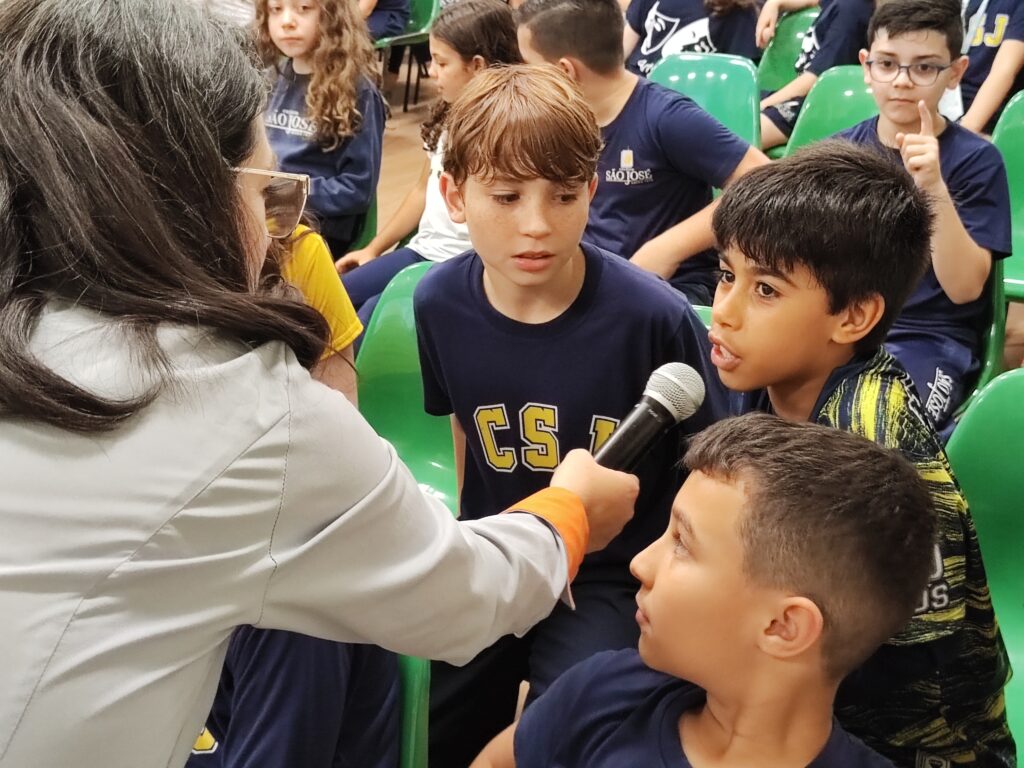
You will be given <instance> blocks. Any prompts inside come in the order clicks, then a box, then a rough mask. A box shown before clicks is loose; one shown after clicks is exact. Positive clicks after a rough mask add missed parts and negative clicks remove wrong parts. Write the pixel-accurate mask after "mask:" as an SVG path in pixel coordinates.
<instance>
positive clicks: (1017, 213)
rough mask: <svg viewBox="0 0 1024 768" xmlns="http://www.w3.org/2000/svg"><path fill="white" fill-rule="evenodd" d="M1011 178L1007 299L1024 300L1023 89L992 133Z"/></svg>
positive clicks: (1005, 269) (1010, 103)
mask: <svg viewBox="0 0 1024 768" xmlns="http://www.w3.org/2000/svg"><path fill="white" fill-rule="evenodd" d="M992 143H993V144H995V145H996V146H997V147H999V151H1000V152H1001V153H1002V155H1003V162H1005V163H1006V173H1007V175H1008V176H1009V177H1010V214H1011V216H1012V219H1013V255H1012V256H1010V258H1008V259H1005V260H1004V261H1003V270H1004V276H1003V279H1004V281H1005V286H1006V298H1007V299H1008V300H1010V301H1024V92H1021V93H1018V94H1017V95H1016V96H1014V97H1013V98H1012V99H1010V102H1009V103H1008V104H1007V105H1006V108H1005V109H1004V110H1003V114H1002V115H1001V116H1000V117H999V122H998V123H996V129H995V131H994V132H993V133H992Z"/></svg>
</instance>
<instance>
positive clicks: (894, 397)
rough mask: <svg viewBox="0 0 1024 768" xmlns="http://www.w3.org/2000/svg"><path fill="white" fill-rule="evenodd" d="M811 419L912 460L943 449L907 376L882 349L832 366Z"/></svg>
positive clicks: (929, 456) (927, 457) (930, 456)
mask: <svg viewBox="0 0 1024 768" xmlns="http://www.w3.org/2000/svg"><path fill="white" fill-rule="evenodd" d="M812 420H814V421H816V422H818V423H819V424H825V425H828V426H832V427H836V428H838V429H842V430H844V431H847V432H853V433H855V434H859V435H861V436H863V437H866V438H868V439H869V440H872V441H874V442H876V443H878V444H879V445H883V446H885V447H887V448H891V449H894V450H898V451H899V452H900V453H902V454H903V455H904V456H906V457H907V458H908V459H910V460H911V461H913V462H915V463H920V462H924V461H933V460H935V458H936V457H937V456H940V455H942V454H943V451H942V444H941V442H940V441H939V437H938V435H937V434H936V432H935V429H934V427H932V426H931V422H930V421H929V420H928V417H927V415H926V414H925V412H924V408H923V407H922V406H921V402H920V400H918V397H917V394H916V391H915V389H914V385H913V382H912V380H911V378H910V375H909V374H908V373H907V371H906V369H904V368H903V366H902V365H901V364H900V363H899V361H898V360H896V358H894V357H893V356H892V355H891V354H889V353H888V352H887V351H886V350H885V349H884V348H880V349H878V350H877V351H876V352H875V353H874V354H873V355H871V356H866V355H864V356H859V357H856V358H854V360H852V361H851V362H850V363H848V364H847V365H844V366H841V367H840V368H837V369H836V370H835V371H833V373H832V375H831V377H829V380H828V381H827V382H826V384H825V387H824V388H823V389H822V392H821V395H820V396H819V398H818V402H817V404H816V405H815V408H814V413H813V414H812Z"/></svg>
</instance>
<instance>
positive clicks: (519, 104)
mask: <svg viewBox="0 0 1024 768" xmlns="http://www.w3.org/2000/svg"><path fill="white" fill-rule="evenodd" d="M600 154H601V130H600V129H599V128H598V127H597V120H596V118H595V117H594V113H593V111H591V109H590V106H589V105H588V104H587V102H586V100H585V99H584V98H583V94H582V93H580V90H579V88H578V87H577V86H576V84H575V83H574V82H573V81H572V80H570V79H569V76H568V75H566V74H565V73H564V72H563V71H562V70H560V69H559V68H558V67H555V66H552V65H550V64H541V65H539V66H527V65H526V64H516V65H513V66H509V67H494V68H492V69H488V70H485V71H484V72H481V73H480V74H479V75H477V76H476V77H474V78H473V80H472V81H471V82H470V83H469V84H468V85H467V86H466V87H465V88H464V89H463V91H462V93H461V94H460V96H459V98H458V99H456V100H455V102H454V103H453V104H452V111H451V114H450V122H449V126H448V139H447V141H446V143H445V147H444V170H445V171H446V172H448V173H450V174H451V175H452V178H454V180H455V183H456V184H458V185H461V184H462V183H463V182H464V181H465V180H466V179H467V178H468V177H470V176H477V177H479V179H480V180H482V181H490V180H492V179H494V178H495V177H497V176H502V177H505V178H510V179H517V180H520V181H526V180H529V179H549V180H551V181H556V182H559V183H561V184H565V185H566V186H572V185H578V184H586V183H588V182H589V181H590V180H591V179H592V178H593V177H594V173H595V172H596V171H597V159H598V157H599V155H600Z"/></svg>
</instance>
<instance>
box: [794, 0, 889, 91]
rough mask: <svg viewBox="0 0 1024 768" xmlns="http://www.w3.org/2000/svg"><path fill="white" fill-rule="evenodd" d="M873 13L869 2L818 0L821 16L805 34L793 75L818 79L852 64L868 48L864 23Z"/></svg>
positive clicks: (866, 28) (872, 5)
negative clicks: (834, 69) (816, 76)
mask: <svg viewBox="0 0 1024 768" xmlns="http://www.w3.org/2000/svg"><path fill="white" fill-rule="evenodd" d="M874 10H875V4H874V2H873V1H872V0H822V2H821V13H820V14H819V16H818V18H817V19H815V21H814V24H813V25H812V26H811V28H810V30H808V32H807V35H806V36H805V37H804V41H803V51H802V52H801V53H800V55H799V56H798V57H797V60H796V71H797V72H800V73H803V72H812V73H814V74H815V75H821V73H822V72H824V71H825V70H826V69H831V68H832V67H838V66H842V65H844V64H856V63H857V54H858V52H859V51H860V49H861V48H866V47H867V45H868V39H867V38H868V22H869V21H870V20H871V14H872V13H873V12H874Z"/></svg>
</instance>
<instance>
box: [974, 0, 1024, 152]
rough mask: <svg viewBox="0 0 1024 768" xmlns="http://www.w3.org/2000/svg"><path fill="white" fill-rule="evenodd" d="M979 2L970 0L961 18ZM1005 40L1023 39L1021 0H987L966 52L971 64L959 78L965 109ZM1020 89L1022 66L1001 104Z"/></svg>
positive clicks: (1023, 4) (1023, 84) (1022, 87)
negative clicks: (983, 13)
mask: <svg viewBox="0 0 1024 768" xmlns="http://www.w3.org/2000/svg"><path fill="white" fill-rule="evenodd" d="M981 4H982V0H970V2H969V3H968V5H967V9H966V13H965V14H964V18H965V19H968V20H969V19H971V18H972V17H973V16H974V15H975V14H976V13H978V11H979V10H980V8H981ZM1004 40H1024V0H989V2H988V6H987V7H986V8H985V15H984V20H983V21H982V22H981V23H979V24H978V28H977V31H976V32H975V33H974V38H973V39H972V40H971V41H970V44H971V47H970V50H968V52H967V56H968V58H969V59H970V64H968V65H967V71H966V72H965V73H964V76H963V78H962V79H961V80H960V91H961V93H962V95H963V100H964V110H967V109H970V106H971V104H972V103H973V101H974V97H975V96H977V95H978V89H979V88H981V84H982V83H984V82H985V78H987V77H988V73H989V72H991V71H992V62H993V61H995V58H996V54H997V53H998V52H999V46H1000V45H1002V44H1003V41H1004ZM1020 90H1024V69H1022V70H1021V71H1020V72H1018V73H1017V77H1016V79H1015V80H1014V81H1013V85H1012V86H1011V88H1010V92H1009V93H1007V94H1006V99H1005V100H1004V102H1003V104H1004V105H1005V103H1006V102H1007V101H1009V100H1010V97H1011V96H1013V95H1014V94H1015V93H1017V92H1018V91H1020ZM1001 112H1002V107H1000V108H999V110H998V111H997V112H996V113H995V115H993V116H992V120H991V123H990V126H989V128H988V130H989V132H991V129H992V127H994V126H995V123H996V120H997V119H998V118H999V115H1000V113H1001Z"/></svg>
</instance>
